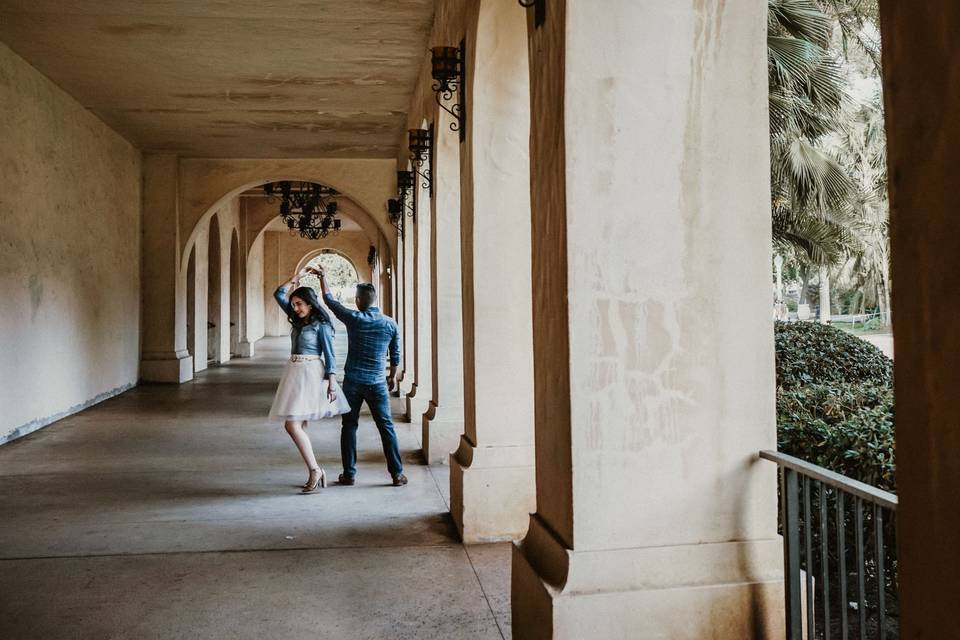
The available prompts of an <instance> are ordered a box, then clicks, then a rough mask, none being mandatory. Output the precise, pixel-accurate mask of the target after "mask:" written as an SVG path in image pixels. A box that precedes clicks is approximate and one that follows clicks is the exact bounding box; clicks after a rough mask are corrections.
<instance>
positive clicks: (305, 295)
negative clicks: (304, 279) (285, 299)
mask: <svg viewBox="0 0 960 640" xmlns="http://www.w3.org/2000/svg"><path fill="white" fill-rule="evenodd" d="M294 298H300V299H301V300H303V301H304V302H306V303H307V304H308V305H310V315H309V316H307V317H306V318H301V317H299V316H297V315H296V314H291V315H290V316H288V317H287V320H288V321H289V322H290V324H292V325H293V326H295V327H302V326H304V325H306V324H311V323H313V322H325V323H326V324H328V325H330V328H331V329H333V323H332V322H330V315H329V314H328V313H327V312H326V311H325V310H324V308H323V307H321V306H320V299H319V298H317V292H316V291H314V290H313V288H312V287H297V288H296V289H294V290H293V293H291V294H290V300H293V299H294Z"/></svg>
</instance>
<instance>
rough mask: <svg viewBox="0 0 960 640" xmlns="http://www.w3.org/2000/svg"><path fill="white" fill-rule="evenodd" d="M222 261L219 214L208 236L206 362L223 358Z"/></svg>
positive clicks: (211, 224) (213, 219) (211, 220)
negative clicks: (221, 311) (221, 339)
mask: <svg viewBox="0 0 960 640" xmlns="http://www.w3.org/2000/svg"><path fill="white" fill-rule="evenodd" d="M221 280H222V278H221V262H220V223H219V221H218V220H217V216H213V218H211V219H210V232H209V236H208V237H207V350H206V363H207V364H208V365H209V364H210V363H212V362H218V361H219V360H220V358H221V355H222V352H221V345H220V337H221V335H222V332H223V326H222V320H221V313H220V310H221V291H220V286H221Z"/></svg>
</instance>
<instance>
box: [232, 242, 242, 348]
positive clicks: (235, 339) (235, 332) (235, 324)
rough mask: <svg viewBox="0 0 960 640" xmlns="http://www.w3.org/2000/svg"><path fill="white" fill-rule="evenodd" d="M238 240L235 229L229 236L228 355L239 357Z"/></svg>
mask: <svg viewBox="0 0 960 640" xmlns="http://www.w3.org/2000/svg"><path fill="white" fill-rule="evenodd" d="M240 257H241V256H240V238H239V236H238V234H237V231H236V229H234V231H233V233H232V234H230V355H231V357H233V356H239V355H240V336H241V335H242V332H243V326H242V322H243V318H242V314H241V312H240V310H241V304H242V302H243V299H242V298H243V296H242V292H243V288H242V286H241V285H242V284H243V278H242V266H241V264H240V263H241V260H240Z"/></svg>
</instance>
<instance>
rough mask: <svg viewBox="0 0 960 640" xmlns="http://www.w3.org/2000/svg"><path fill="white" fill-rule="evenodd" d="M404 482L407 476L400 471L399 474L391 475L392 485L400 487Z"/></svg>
mask: <svg viewBox="0 0 960 640" xmlns="http://www.w3.org/2000/svg"><path fill="white" fill-rule="evenodd" d="M405 484H407V476H405V475H403V474H402V473H401V474H400V475H397V476H393V486H395V487H402V486H403V485H405Z"/></svg>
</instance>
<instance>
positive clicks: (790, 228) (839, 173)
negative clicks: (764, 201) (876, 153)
mask: <svg viewBox="0 0 960 640" xmlns="http://www.w3.org/2000/svg"><path fill="white" fill-rule="evenodd" d="M767 6H768V36H767V56H768V70H769V83H770V94H769V100H770V159H771V167H770V170H771V176H770V184H771V195H772V214H773V237H774V242H775V243H776V244H777V245H778V247H779V249H780V250H790V249H792V250H796V252H797V253H799V254H800V255H801V256H803V257H804V258H805V260H806V261H807V262H808V263H809V264H810V265H811V266H816V267H821V266H829V265H834V264H836V263H838V262H839V261H840V260H841V258H842V257H843V256H844V255H846V254H847V253H848V252H849V251H850V250H851V249H853V248H855V247H856V246H857V245H858V238H857V235H856V234H855V233H853V232H852V231H851V228H852V226H853V213H854V210H853V207H852V206H851V202H852V201H853V200H854V199H855V197H856V192H857V185H856V183H855V181H854V180H853V178H852V177H851V176H850V174H849V172H848V171H847V170H846V168H845V167H844V166H842V165H841V164H840V162H838V160H837V158H835V157H833V156H831V155H829V154H828V153H826V152H825V151H824V150H823V148H822V145H821V142H822V140H823V139H824V138H825V137H826V136H830V135H834V134H836V132H837V131H838V129H839V122H840V119H841V117H842V116H843V115H844V104H845V102H846V101H847V100H848V97H847V95H846V91H845V89H844V81H845V78H844V75H843V73H842V70H841V68H840V64H839V61H838V60H837V58H836V56H835V55H834V54H833V53H831V51H830V41H831V38H832V34H833V26H834V18H832V17H831V16H828V15H827V14H826V13H825V12H824V11H823V10H822V9H821V7H820V5H818V4H817V2H816V1H815V0H768V5H767Z"/></svg>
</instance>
